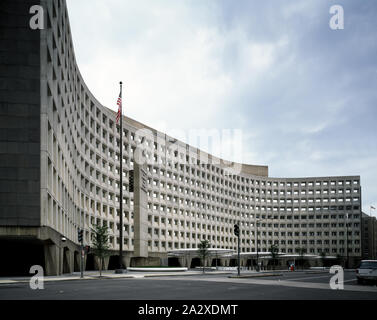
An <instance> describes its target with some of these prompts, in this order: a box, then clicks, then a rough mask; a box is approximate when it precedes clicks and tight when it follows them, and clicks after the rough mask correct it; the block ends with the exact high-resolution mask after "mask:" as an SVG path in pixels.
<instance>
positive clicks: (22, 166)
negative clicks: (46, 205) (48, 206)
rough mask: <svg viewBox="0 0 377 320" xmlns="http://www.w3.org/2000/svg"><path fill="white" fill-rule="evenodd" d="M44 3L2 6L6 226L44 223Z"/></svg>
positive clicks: (1, 175) (0, 124) (0, 135)
mask: <svg viewBox="0 0 377 320" xmlns="http://www.w3.org/2000/svg"><path fill="white" fill-rule="evenodd" d="M38 3H39V1H34V0H33V1H32V0H30V1H29V0H23V1H20V0H1V2H0V208H1V209H0V225H2V226H11V225H14V226H16V225H17V226H38V225H40V188H39V186H40V182H39V180H40V155H39V151H40V59H39V57H40V41H39V36H40V35H39V31H34V30H31V29H30V28H29V20H30V18H31V16H32V15H30V14H29V9H30V7H31V6H33V5H36V4H38Z"/></svg>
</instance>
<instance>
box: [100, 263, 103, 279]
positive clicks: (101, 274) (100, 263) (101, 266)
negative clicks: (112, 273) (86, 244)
mask: <svg viewBox="0 0 377 320" xmlns="http://www.w3.org/2000/svg"><path fill="white" fill-rule="evenodd" d="M102 263H103V258H100V264H99V276H100V278H102Z"/></svg>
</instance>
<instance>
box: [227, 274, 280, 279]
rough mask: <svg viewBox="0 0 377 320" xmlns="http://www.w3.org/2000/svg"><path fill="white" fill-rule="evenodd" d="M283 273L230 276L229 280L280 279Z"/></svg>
mask: <svg viewBox="0 0 377 320" xmlns="http://www.w3.org/2000/svg"><path fill="white" fill-rule="evenodd" d="M282 275H283V274H282V273H262V274H260V273H259V274H253V275H241V276H229V277H228V278H232V279H234V278H237V279H242V278H246V279H247V278H262V277H278V276H282Z"/></svg>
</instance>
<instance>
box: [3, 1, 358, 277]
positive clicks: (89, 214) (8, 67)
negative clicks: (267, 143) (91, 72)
mask: <svg viewBox="0 0 377 320" xmlns="http://www.w3.org/2000/svg"><path fill="white" fill-rule="evenodd" d="M36 4H39V5H41V6H42V8H43V9H44V21H43V22H44V29H42V30H38V29H37V30H33V29H31V28H30V25H29V22H30V19H31V18H32V17H33V15H32V14H30V13H29V12H30V7H31V6H33V5H36ZM0 26H1V31H2V32H1V37H0V59H1V60H0V61H1V64H0V70H1V72H0V84H1V85H0V246H1V248H2V252H1V255H2V261H3V262H2V263H1V264H0V274H1V275H5V274H28V272H29V268H30V266H31V265H35V264H39V265H42V266H44V268H45V270H46V273H47V274H50V275H55V274H61V273H70V272H73V271H78V270H79V247H78V239H77V238H78V234H77V233H78V230H79V229H80V228H82V229H84V231H85V232H84V242H85V244H91V239H92V236H93V234H92V232H91V227H92V226H93V225H95V224H98V223H99V224H101V225H107V226H108V227H109V231H110V244H111V247H112V250H113V255H112V256H110V257H109V258H108V259H107V260H106V268H109V269H115V268H117V261H118V260H117V250H118V249H119V243H120V239H119V228H120V226H119V217H120V212H119V201H123V204H124V212H123V215H124V219H123V221H124V225H123V226H122V228H123V230H124V239H122V241H123V244H124V245H123V248H124V264H125V266H130V265H145V264H150V265H152V264H166V263H168V255H167V253H168V252H169V251H173V250H178V249H179V250H183V249H193V248H197V246H198V243H199V242H200V241H201V240H202V239H207V240H209V241H210V243H211V245H212V247H213V248H218V249H228V250H236V248H237V238H236V237H235V235H234V233H233V227H234V224H236V223H237V224H239V225H240V229H241V251H242V253H243V254H247V253H255V252H256V250H257V239H258V251H261V252H266V251H268V250H269V248H270V246H271V245H272V244H277V245H278V247H279V250H280V252H281V253H285V254H292V255H293V254H295V253H297V252H298V251H300V248H305V250H306V252H307V254H310V255H319V254H321V253H322V252H324V254H326V255H331V256H344V257H346V256H347V255H348V256H349V258H350V259H351V261H356V260H359V259H360V257H361V187H360V177H359V176H344V177H321V178H319V177H312V178H271V177H269V176H268V167H267V166H254V165H246V164H242V165H240V164H229V163H226V162H225V161H223V160H221V159H217V158H215V157H212V156H211V155H207V154H205V153H204V152H202V151H200V150H197V149H195V148H192V147H191V146H188V145H186V144H184V143H183V142H180V141H177V140H174V139H173V138H172V137H167V136H166V135H165V134H164V133H161V132H158V131H156V130H154V129H152V128H148V127H147V126H145V125H143V124H141V123H139V122H137V121H135V120H132V119H130V118H123V119H122V121H123V128H124V130H123V132H122V133H120V132H119V131H120V130H119V126H117V125H116V123H115V118H116V113H115V112H113V111H112V110H110V109H108V108H106V107H104V106H102V105H101V104H100V103H99V102H98V101H97V100H96V99H95V97H94V96H93V95H92V93H91V92H90V90H89V89H88V88H87V86H86V84H85V82H84V79H83V78H82V76H81V74H80V72H79V69H78V66H77V64H76V60H75V54H74V49H73V45H72V37H71V30H70V25H69V18H68V12H67V8H66V4H65V1H63V0H48V1H47V0H39V1H35V0H33V1H31V0H3V1H2V2H1V6H0ZM120 134H123V144H124V145H123V150H124V153H123V159H122V160H123V164H124V166H123V169H124V172H123V173H122V174H123V175H124V177H125V179H124V181H125V183H124V185H123V186H122V187H123V190H124V194H123V199H119V188H120V186H119V175H120V172H119V171H120V170H119V153H120V142H119V140H120ZM142 137H143V139H142ZM141 147H142V148H143V150H144V152H143V153H142V154H139V150H140V148H141ZM135 155H138V156H139V157H141V158H142V159H144V160H145V161H144V162H145V163H142V162H143V161H134V160H135ZM235 167H237V168H239V170H238V171H237V170H236V171H234V170H233V171H232V168H235ZM130 170H135V192H134V193H129V192H128V187H129V186H128V178H129V172H130ZM258 221H259V223H258V234H257V222H258ZM182 261H183V260H182ZM185 263H187V264H189V265H192V260H190V261H187V260H186V262H185ZM220 263H223V264H224V265H226V264H228V263H229V261H228V260H227V259H223V260H222V261H220ZM96 264H97V261H96V259H95V258H94V257H93V256H92V255H88V257H86V258H85V265H86V269H94V268H96Z"/></svg>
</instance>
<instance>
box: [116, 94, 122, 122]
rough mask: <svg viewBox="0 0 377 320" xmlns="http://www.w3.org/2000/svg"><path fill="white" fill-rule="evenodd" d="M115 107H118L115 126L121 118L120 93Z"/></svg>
mask: <svg viewBox="0 0 377 320" xmlns="http://www.w3.org/2000/svg"><path fill="white" fill-rule="evenodd" d="M117 105H118V113H117V119H116V121H117V124H118V122H119V120H120V118H121V117H122V93H120V94H119V98H118V101H117Z"/></svg>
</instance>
